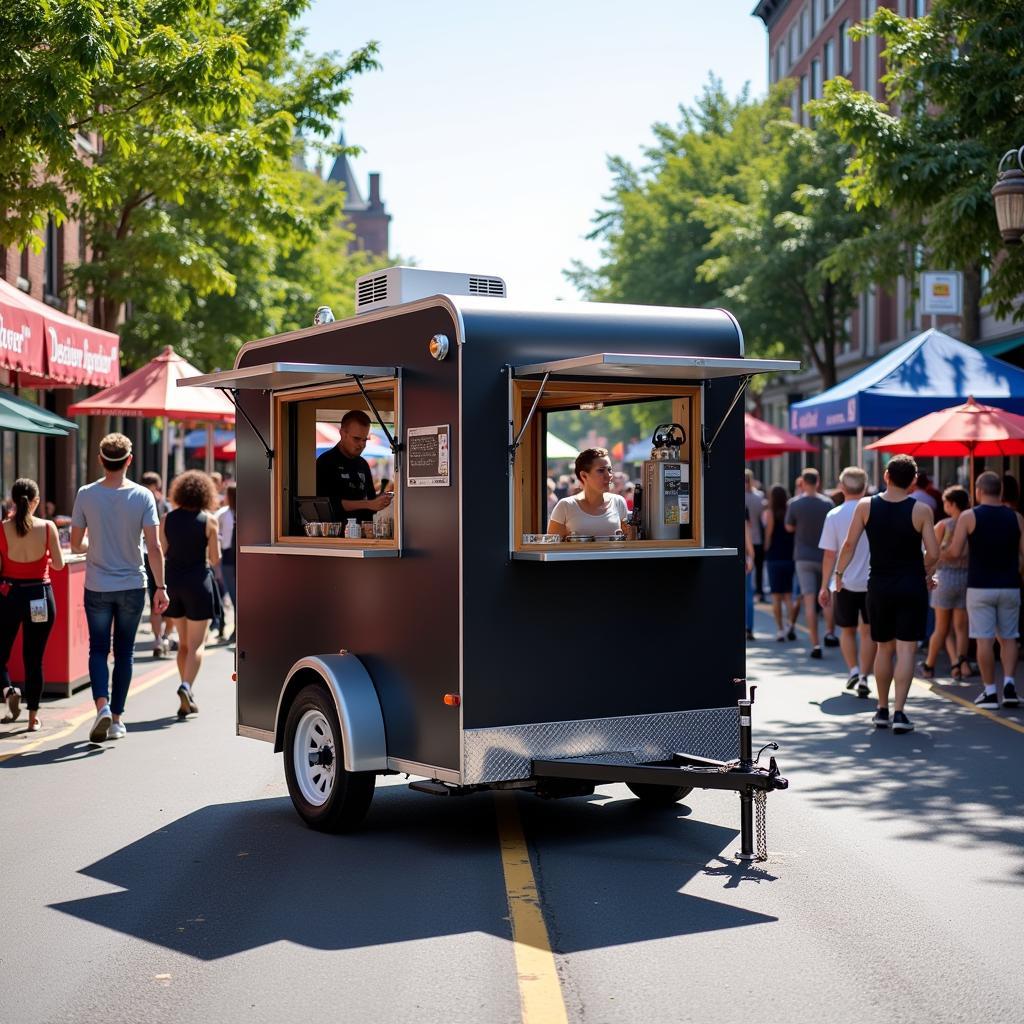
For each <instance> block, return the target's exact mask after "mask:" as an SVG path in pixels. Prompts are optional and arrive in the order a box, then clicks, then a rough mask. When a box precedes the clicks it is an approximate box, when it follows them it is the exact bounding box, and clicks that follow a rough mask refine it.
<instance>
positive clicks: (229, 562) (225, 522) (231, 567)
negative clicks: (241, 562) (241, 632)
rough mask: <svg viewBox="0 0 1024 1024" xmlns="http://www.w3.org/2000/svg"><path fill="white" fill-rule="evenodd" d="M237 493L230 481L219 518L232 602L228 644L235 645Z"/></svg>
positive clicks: (226, 581) (223, 562) (222, 563)
mask: <svg viewBox="0 0 1024 1024" xmlns="http://www.w3.org/2000/svg"><path fill="white" fill-rule="evenodd" d="M235 491H236V485H235V482H234V480H230V481H228V483H227V485H226V486H225V488H224V501H225V505H224V508H223V509H222V510H221V513H220V515H219V516H218V517H217V531H218V532H219V534H220V571H221V575H222V576H223V577H224V589H225V591H226V593H227V596H228V600H229V601H230V602H231V616H232V621H231V635H230V636H229V637H228V643H229V644H230V643H233V642H234V639H235V634H236V633H237V632H238V591H237V576H236V575H235V565H236V560H235V528H236V525H237V520H236V515H237V513H236V512H235V501H236V497H235Z"/></svg>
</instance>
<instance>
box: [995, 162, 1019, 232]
mask: <svg viewBox="0 0 1024 1024" xmlns="http://www.w3.org/2000/svg"><path fill="white" fill-rule="evenodd" d="M1011 159H1015V160H1016V161H1017V166H1016V167H1012V166H1011V167H1007V168H1006V169H1005V170H1004V169H1003V168H1004V166H1005V165H1006V163H1007V161H1009V160H1011ZM992 198H993V200H995V204H996V220H997V221H998V223H999V234H1001V235H1002V236H1003V241H1004V242H1005V243H1006V244H1007V245H1020V244H1021V238H1022V237H1024V146H1021V147H1020V149H1008V150H1007V151H1006V152H1005V153H1004V154H1003V158H1002V160H1000V161H999V168H998V175H997V177H996V183H995V185H994V186H993V187H992Z"/></svg>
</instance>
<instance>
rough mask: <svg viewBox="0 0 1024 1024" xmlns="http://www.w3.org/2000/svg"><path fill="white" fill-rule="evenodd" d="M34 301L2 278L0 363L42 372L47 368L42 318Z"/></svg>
mask: <svg viewBox="0 0 1024 1024" xmlns="http://www.w3.org/2000/svg"><path fill="white" fill-rule="evenodd" d="M29 302H32V300H31V299H30V298H29V297H28V296H27V295H23V294H22V293H21V292H20V291H18V289H17V288H15V287H14V286H13V285H10V284H8V283H7V282H6V281H4V280H2V279H0V366H2V367H5V368H6V369H8V370H22V371H27V372H28V373H37V374H41V373H43V372H44V370H45V352H46V349H45V346H44V338H45V334H44V327H43V318H42V317H41V316H40V315H39V313H38V312H37V311H36V310H34V309H32V307H31V306H29V305H28V303H29Z"/></svg>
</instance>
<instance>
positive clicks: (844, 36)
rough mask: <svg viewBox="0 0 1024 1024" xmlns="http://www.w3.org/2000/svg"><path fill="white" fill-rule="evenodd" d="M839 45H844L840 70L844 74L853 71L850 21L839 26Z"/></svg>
mask: <svg viewBox="0 0 1024 1024" xmlns="http://www.w3.org/2000/svg"><path fill="white" fill-rule="evenodd" d="M839 45H840V46H841V47H842V50H841V60H840V64H839V72H840V74H843V75H850V74H852V73H853V40H852V39H851V38H850V23H849V22H848V21H844V22H843V23H842V24H841V25H840V26H839Z"/></svg>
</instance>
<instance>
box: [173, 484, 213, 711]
mask: <svg viewBox="0 0 1024 1024" xmlns="http://www.w3.org/2000/svg"><path fill="white" fill-rule="evenodd" d="M216 500H217V491H216V489H215V488H214V485H213V481H212V480H211V479H210V478H209V477H208V476H207V475H206V474H205V473H200V472H198V471H195V470H191V471H189V472H188V473H182V475H181V476H179V477H178V478H177V480H175V481H174V485H173V487H172V490H171V502H172V503H173V504H174V505H175V506H176V507H175V508H174V509H173V510H172V511H170V512H168V513H167V515H166V516H165V517H164V520H163V522H162V523H161V524H160V544H161V547H163V550H164V564H165V567H166V568H165V573H166V578H167V591H168V597H169V598H170V604H169V605H168V606H167V611H166V612H164V618H167V619H170V620H171V625H172V626H173V627H174V628H175V629H176V630H177V632H178V674H179V676H180V677H181V682H180V685H179V686H178V702H179V708H178V717H179V718H185V717H187V716H188V715H189V714H193V715H194V714H196V713H197V712H198V711H199V708H198V706H197V705H196V702H195V697H194V695H193V693H192V687H193V686H194V684H195V681H196V676H197V675H198V674H199V669H200V668H201V666H202V663H203V653H204V651H205V645H206V634H207V631H208V630H209V628H210V620H211V619H213V618H215V617H216V615H217V611H218V606H219V604H220V595H219V594H218V593H217V586H216V584H215V582H214V578H213V566H215V565H217V564H218V563H219V562H220V539H219V537H218V532H217V520H216V519H215V518H214V517H213V516H212V515H210V514H208V511H207V510H208V509H212V508H213V507H214V505H215V503H216Z"/></svg>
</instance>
